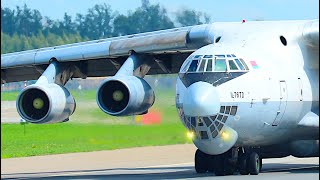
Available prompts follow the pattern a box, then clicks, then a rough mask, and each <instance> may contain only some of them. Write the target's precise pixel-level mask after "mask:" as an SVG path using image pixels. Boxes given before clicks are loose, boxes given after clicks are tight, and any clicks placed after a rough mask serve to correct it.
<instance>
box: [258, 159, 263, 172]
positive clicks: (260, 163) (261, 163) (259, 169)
mask: <svg viewBox="0 0 320 180" xmlns="http://www.w3.org/2000/svg"><path fill="white" fill-rule="evenodd" d="M259 167H260V169H259V172H261V169H262V158H260V166H259Z"/></svg>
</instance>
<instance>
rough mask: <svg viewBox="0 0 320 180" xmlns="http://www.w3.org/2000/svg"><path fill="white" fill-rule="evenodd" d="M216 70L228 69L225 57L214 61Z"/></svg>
mask: <svg viewBox="0 0 320 180" xmlns="http://www.w3.org/2000/svg"><path fill="white" fill-rule="evenodd" d="M214 71H227V65H226V60H225V59H216V60H215V63H214Z"/></svg>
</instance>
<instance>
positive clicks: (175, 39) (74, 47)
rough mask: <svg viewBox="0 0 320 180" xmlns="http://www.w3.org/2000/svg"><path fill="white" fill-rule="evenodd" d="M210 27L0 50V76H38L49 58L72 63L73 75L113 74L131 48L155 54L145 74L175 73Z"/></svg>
mask: <svg viewBox="0 0 320 180" xmlns="http://www.w3.org/2000/svg"><path fill="white" fill-rule="evenodd" d="M210 27H211V26H210V25H199V26H190V27H183V28H175V29H169V30H161V31H154V32H147V33H140V34H134V35H128V36H122V37H115V38H107V39H101V40H95V41H89V42H82V43H75V44H67V45H62V46H54V47H47V48H41V49H35V50H28V51H22V52H16V53H9V54H4V55H1V80H2V83H7V82H16V81H23V80H34V79H38V78H39V76H40V75H41V74H42V72H43V70H45V69H46V67H47V66H48V65H49V63H50V61H51V60H52V59H55V60H57V61H58V62H61V63H66V65H67V64H68V63H69V64H70V63H72V64H73V65H75V66H76V68H77V69H78V71H76V72H77V73H75V74H73V77H74V78H77V77H81V78H85V77H99V76H109V75H114V74H115V73H116V72H117V70H118V69H119V68H120V67H121V65H122V64H123V63H124V61H125V60H126V59H127V57H128V56H129V53H130V51H132V50H133V51H135V52H136V53H144V54H149V55H152V56H153V57H154V58H155V63H153V64H152V66H151V69H150V71H149V72H148V74H163V73H176V72H178V70H179V68H180V66H181V64H182V63H183V61H184V60H185V59H186V57H187V56H188V55H189V54H190V53H192V52H193V51H195V50H196V49H198V48H200V47H202V46H204V45H207V44H210V43H213V37H212V34H211V33H210Z"/></svg>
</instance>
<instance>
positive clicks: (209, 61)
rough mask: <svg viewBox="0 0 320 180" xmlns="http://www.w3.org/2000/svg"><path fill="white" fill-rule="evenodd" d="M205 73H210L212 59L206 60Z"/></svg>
mask: <svg viewBox="0 0 320 180" xmlns="http://www.w3.org/2000/svg"><path fill="white" fill-rule="evenodd" d="M206 71H212V59H208V63H207V69H206Z"/></svg>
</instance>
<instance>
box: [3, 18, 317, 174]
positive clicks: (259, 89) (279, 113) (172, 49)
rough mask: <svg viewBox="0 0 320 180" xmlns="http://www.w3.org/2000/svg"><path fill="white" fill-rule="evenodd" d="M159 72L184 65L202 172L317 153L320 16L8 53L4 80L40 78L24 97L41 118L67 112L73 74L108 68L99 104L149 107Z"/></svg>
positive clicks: (28, 116) (185, 105)
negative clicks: (152, 81)
mask: <svg viewBox="0 0 320 180" xmlns="http://www.w3.org/2000/svg"><path fill="white" fill-rule="evenodd" d="M4 46H5V44H4ZM153 74H177V85H176V107H177V111H178V114H179V117H180V119H181V121H182V123H183V124H184V126H185V127H186V128H187V129H188V130H189V131H190V134H191V135H192V134H193V135H194V137H193V142H194V144H195V146H196V147H197V148H198V149H197V151H196V152H195V170H196V172H197V173H205V172H214V173H215V174H216V175H229V174H233V173H236V172H239V173H240V174H242V175H247V174H249V173H250V174H252V175H257V174H258V173H259V171H260V170H261V167H262V159H265V158H280V157H285V156H289V155H292V156H295V157H301V158H303V157H318V156H319V94H318V91H319V20H318V19H316V20H296V21H293V20H292V21H252V22H250V21H242V22H217V23H213V24H207V25H198V26H190V27H183V28H175V29H169V30H161V31H155V32H147V33H141V34H134V35H128V36H122V37H115V38H108V39H101V40H95V41H89V42H82V43H75V44H68V45H62V46H56V47H47V48H41V49H35V50H29V51H23V52H16V53H10V54H4V55H1V80H2V83H8V82H17V81H23V80H34V79H38V80H37V82H36V83H35V84H33V85H30V86H28V87H26V88H24V89H23V90H22V92H21V93H20V94H19V96H18V98H17V103H16V105H17V110H18V112H19V114H20V116H21V117H22V118H23V119H25V120H26V121H28V122H30V123H35V124H43V123H58V122H65V121H68V120H69V116H71V115H72V113H73V112H74V111H75V107H76V105H75V100H74V98H73V97H72V95H71V94H70V92H69V91H68V90H67V89H66V88H65V87H64V85H65V84H66V83H67V81H69V80H70V79H72V78H86V77H100V76H108V77H107V78H106V79H105V80H104V81H102V82H101V85H100V87H99V88H98V89H97V96H96V100H97V103H98V106H99V107H100V109H101V110H102V111H103V112H105V113H107V114H110V115H113V116H129V115H141V114H145V113H147V112H148V109H149V108H150V107H151V106H152V105H153V103H154V101H155V95H154V91H153V90H152V88H151V87H150V85H149V84H148V83H147V82H146V81H145V80H144V79H143V78H144V76H145V75H153Z"/></svg>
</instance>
